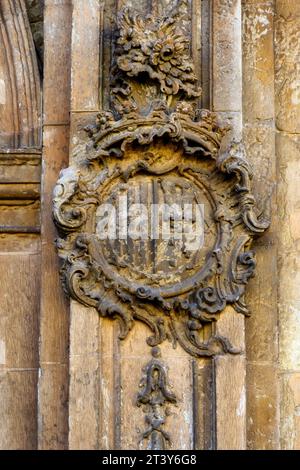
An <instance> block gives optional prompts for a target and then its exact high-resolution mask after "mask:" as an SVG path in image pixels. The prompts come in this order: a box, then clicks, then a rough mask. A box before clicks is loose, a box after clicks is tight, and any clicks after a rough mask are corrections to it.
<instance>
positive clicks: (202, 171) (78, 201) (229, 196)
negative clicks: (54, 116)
mask: <svg viewBox="0 0 300 470" xmlns="http://www.w3.org/2000/svg"><path fill="white" fill-rule="evenodd" d="M185 7H186V2H181V3H180V4H179V7H178V9H177V10H173V11H172V12H170V13H169V14H167V15H166V16H165V17H160V18H156V17H153V16H151V17H142V16H140V15H135V14H132V13H131V12H130V11H129V10H128V9H126V8H125V9H124V10H122V12H121V13H120V14H119V17H118V31H119V33H118V37H117V39H116V49H115V61H114V65H113V71H112V72H113V81H112V84H111V109H110V110H107V111H102V112H101V113H99V115H98V118H97V122H96V123H95V125H92V126H89V127H88V128H87V132H88V135H89V141H88V143H87V146H86V150H85V152H84V153H83V154H81V153H80V152H79V153H78V155H77V156H76V158H75V159H74V163H73V164H72V165H71V166H70V167H69V168H68V169H66V170H64V171H63V172H62V173H61V176H60V179H59V181H58V183H57V185H56V188H55V191H54V199H53V207H54V212H53V213H54V219H55V222H56V224H57V227H58V230H59V232H60V234H61V238H59V239H58V240H57V247H58V251H59V256H60V257H61V258H62V260H63V265H62V269H61V275H62V281H63V285H64V288H65V291H66V292H67V294H68V295H70V296H71V297H72V298H74V299H76V300H77V301H79V302H80V303H82V304H84V305H86V306H93V307H95V308H96V309H97V310H98V312H99V314H100V315H101V316H107V317H111V318H113V319H114V318H117V319H118V320H119V322H120V338H121V339H124V338H125V337H126V336H127V334H128V332H129V331H130V329H131V328H132V327H133V325H134V322H135V321H136V320H139V321H142V322H144V323H145V324H146V325H148V326H149V328H150V329H151V330H152V335H151V336H150V337H149V338H148V340H147V342H148V344H149V345H150V346H157V345H158V344H160V343H161V342H163V341H164V340H165V339H171V340H172V341H173V342H174V344H175V343H176V342H178V343H180V344H181V346H182V347H183V348H184V349H185V350H186V351H188V352H189V353H190V354H191V355H193V356H195V357H201V356H212V355H215V354H220V353H224V352H229V353H233V354H234V353H238V351H237V350H236V349H235V348H234V347H233V346H232V345H231V344H230V343H229V341H228V340H227V339H226V338H224V337H220V336H216V335H214V334H212V336H211V338H210V339H209V340H208V341H206V342H204V341H203V339H202V330H203V328H204V327H205V325H207V324H212V323H214V322H215V321H217V320H218V318H219V315H220V314H221V313H222V312H223V310H224V309H225V307H226V305H227V304H231V305H233V306H234V308H235V309H236V311H237V312H239V313H241V314H244V315H248V314H249V312H248V309H247V307H246V305H245V303H244V300H243V296H244V292H245V287H246V284H247V282H248V280H249V278H250V277H251V276H253V273H254V270H255V264H256V263H255V256H254V253H253V251H252V250H251V243H252V240H253V238H254V237H255V236H258V235H260V234H261V233H263V232H264V231H265V230H266V228H267V227H268V225H269V221H268V220H266V218H265V217H264V216H263V214H260V213H258V212H257V209H256V204H255V198H254V196H253V194H252V191H251V178H252V173H251V169H250V166H249V164H248V162H247V160H246V157H245V154H244V150H243V146H242V144H241V143H236V142H233V143H232V145H231V147H230V148H229V149H227V150H225V151H224V150H221V142H222V138H223V136H224V135H225V133H226V132H227V131H228V129H226V128H224V127H222V125H221V124H220V122H219V120H218V116H217V115H216V114H215V113H212V112H211V111H209V110H205V109H197V105H196V103H197V98H198V97H199V95H200V93H201V90H200V88H199V87H198V85H197V79H196V76H195V74H194V67H193V64H192V61H191V58H190V56H189V41H188V39H187V36H186V34H185V32H184V31H185V27H184V23H185V17H186V8H185ZM122 195H123V196H124V195H125V196H126V198H127V200H128V201H131V202H134V203H144V204H146V205H150V204H151V203H155V202H157V201H163V202H164V203H166V204H173V203H175V204H184V203H185V202H186V203H189V204H191V205H192V206H193V205H195V204H202V205H203V206H204V208H205V210H204V219H205V220H204V222H205V233H204V245H203V247H202V248H201V249H200V250H197V251H196V252H193V251H189V250H188V249H187V246H186V244H185V243H184V242H182V243H177V242H176V241H175V240H173V241H172V240H171V242H170V241H169V242H168V243H166V242H165V241H164V240H158V241H153V240H152V239H147V240H132V239H127V240H118V239H116V240H113V241H109V240H101V238H100V236H99V233H98V232H97V224H98V219H99V216H98V212H97V210H98V208H99V206H100V205H101V204H103V203H107V204H112V205H114V206H115V208H116V211H117V212H118V211H119V212H120V210H121V209H120V208H119V207H118V205H117V202H116V201H117V200H118V197H119V196H122Z"/></svg>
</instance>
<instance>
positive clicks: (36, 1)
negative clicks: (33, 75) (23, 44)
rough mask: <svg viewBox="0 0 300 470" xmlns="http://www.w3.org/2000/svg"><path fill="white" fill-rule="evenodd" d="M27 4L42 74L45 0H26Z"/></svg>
mask: <svg viewBox="0 0 300 470" xmlns="http://www.w3.org/2000/svg"><path fill="white" fill-rule="evenodd" d="M25 4H26V8H27V12H28V18H29V23H30V27H31V31H32V36H33V40H34V44H35V48H36V52H37V59H38V66H39V71H40V74H41V76H42V75H43V54H44V30H43V23H44V0H25Z"/></svg>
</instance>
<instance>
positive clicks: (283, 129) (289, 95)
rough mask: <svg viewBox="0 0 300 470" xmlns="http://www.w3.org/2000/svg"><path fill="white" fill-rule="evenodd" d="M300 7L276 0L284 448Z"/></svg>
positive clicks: (291, 360) (299, 303)
mask: <svg viewBox="0 0 300 470" xmlns="http://www.w3.org/2000/svg"><path fill="white" fill-rule="evenodd" d="M299 27H300V4H299V2H293V1H289V0H277V1H276V21H275V60H276V62H275V98H276V127H277V130H278V133H277V137H276V146H277V159H278V216H279V222H280V230H279V231H278V239H279V257H278V276H279V279H278V300H279V333H280V336H279V352H280V355H279V363H280V369H281V374H282V379H281V400H280V402H281V446H282V448H283V449H299V448H300V445H299V429H300V428H299V419H298V414H299V405H298V403H299V393H298V392H299V371H300V350H299V337H300V336H299V335H300V322H299V312H300V297H299V280H300V277H299V273H300V266H299V257H300V256H299V250H300V245H299V241H300V232H299V204H300V191H299V188H300V185H299V182H300V170H299V149H300V138H299V135H298V134H299V130H300V127H299V122H300V119H299V115H300V101H299V83H300V73H299V72H300V70H299V57H300V36H299Z"/></svg>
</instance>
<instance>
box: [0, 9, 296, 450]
mask: <svg viewBox="0 0 300 470" xmlns="http://www.w3.org/2000/svg"><path fill="white" fill-rule="evenodd" d="M25 3H26V4H27V7H28V8H30V10H29V11H30V18H29V19H30V20H31V27H32V32H33V36H34V38H35V40H36V47H37V48H38V54H40V53H41V48H42V46H43V41H44V52H45V55H44V82H43V119H42V121H43V157H42V160H43V165H42V189H41V190H40V186H39V183H40V160H41V156H40V154H41V149H40V148H39V146H40V140H39V138H40V135H41V129H40V88H39V86H40V83H39V74H38V73H37V59H36V57H35V55H34V53H33V51H34V47H33V42H32V37H31V36H30V29H29V23H28V20H27V18H26V16H24V15H25V8H24V5H25ZM124 3H125V2H124V0H120V1H118V2H115V1H113V0H107V1H105V2H104V1H100V0H45V1H44V19H45V24H44V32H43V35H42V36H43V37H41V23H40V21H41V20H40V18H41V5H42V2H41V1H38V0H26V2H25V0H18V1H15V2H12V1H11V0H3V1H1V5H0V12H1V15H2V16H1V17H0V22H1V23H0V33H1V34H2V36H1V34H0V40H1V39H2V43H1V42H0V121H1V119H2V122H3V123H4V124H3V126H2V127H3V129H4V131H3V132H2V128H1V135H0V226H1V234H0V242H1V248H0V271H1V279H2V282H1V286H0V291H1V293H0V401H1V403H2V404H3V406H2V407H1V411H0V427H1V436H0V448H2V449H6V448H15V449H22V448H24V449H32V448H37V447H38V448H40V449H66V448H72V449H79V448H90V449H97V448H103V449H111V448H118V447H119V448H134V447H135V445H136V440H135V438H136V429H137V428H138V427H139V426H140V425H141V422H142V421H141V414H140V413H141V412H140V410H139V409H135V407H134V406H133V403H132V396H133V394H132V393H133V392H132V391H133V390H134V389H135V387H136V386H137V385H138V382H139V380H140V376H141V368H142V366H143V365H144V364H145V363H146V362H147V361H148V359H149V357H148V356H147V357H146V356H145V355H144V354H145V351H144V343H145V336H146V335H147V331H146V329H145V327H143V326H138V327H137V328H136V329H135V333H134V335H136V336H131V337H130V339H129V340H128V341H127V342H126V343H124V344H122V345H121V346H120V345H119V344H118V342H117V340H116V337H117V328H116V326H115V325H114V324H112V323H111V322H109V321H108V320H106V319H101V320H100V321H99V318H98V316H97V314H96V313H95V311H94V310H93V309H85V308H84V307H82V306H79V304H77V303H75V302H72V304H71V307H70V312H69V304H68V302H67V301H66V299H65V296H64V294H63V292H62V289H61V285H60V280H59V273H58V269H59V263H58V259H57V254H56V250H55V248H54V246H53V240H54V238H55V237H56V231H55V229H54V226H53V222H52V213H51V193H52V188H53V186H54V184H55V182H56V180H57V177H58V174H59V171H60V169H61V168H63V167H65V166H67V165H68V161H69V153H70V155H71V157H70V159H71V160H72V159H75V158H77V157H78V155H80V151H81V149H82V148H83V146H84V145H85V142H86V134H85V132H84V131H83V128H84V126H85V125H86V124H89V123H91V122H92V121H93V120H94V118H95V114H96V113H97V111H98V110H99V109H101V108H102V107H107V106H108V104H109V95H108V93H107V90H108V85H109V77H110V69H109V67H110V62H111V49H110V47H107V46H105V47H104V44H108V43H109V41H110V35H111V27H112V24H113V22H114V19H115V15H116V9H117V8H120V7H121V6H122V5H123V4H124ZM137 3H138V4H139V8H140V9H142V10H144V9H146V8H147V9H148V10H149V11H150V10H151V8H152V7H153V8H158V9H159V8H160V7H159V6H158V4H156V3H155V2H152V1H148V0H143V2H136V1H135V0H132V1H131V4H137ZM164 3H168V0H165V2H164ZM13 4H14V5H16V6H17V7H18V12H19V20H20V21H21V23H20V24H23V25H26V37H25V42H24V44H23V46H22V47H23V52H22V53H23V57H25V56H26V54H25V52H26V51H25V49H26V48H28V47H29V49H28V50H27V53H28V57H29V62H28V64H29V65H28V64H27V65H28V67H29V68H28V73H27V75H26V74H25V75H23V74H22V73H21V72H22V71H21V69H20V68H18V67H17V65H18V64H19V63H20V62H19V61H18V60H17V59H18V57H19V56H18V54H19V52H20V51H18V49H17V47H16V43H17V42H18V40H19V39H18V38H20V37H21V36H18V31H19V30H18V28H17V29H16V30H15V33H14V35H12V36H11V38H10V43H11V44H13V48H12V47H10V48H9V49H7V47H6V49H5V48H4V47H3V45H4V42H3V41H4V40H5V41H7V40H8V39H7V38H8V36H7V30H8V29H9V28H12V25H13V22H12V20H11V17H10V18H9V21H8V16H9V15H8V13H11V11H12V10H11V9H10V7H11V5H13ZM190 7H191V12H192V13H193V16H192V23H191V25H192V26H191V29H192V30H193V33H192V34H194V35H195V34H196V35H199V37H198V36H197V40H195V37H194V42H193V51H192V52H193V55H194V56H195V55H196V56H197V54H199V56H198V57H196V61H195V62H196V70H197V72H198V74H199V76H201V80H202V88H203V97H202V105H203V106H204V107H210V108H212V109H213V110H214V111H216V112H218V113H219V114H220V115H221V116H222V117H223V118H224V120H226V121H228V122H229V123H230V124H231V125H232V126H233V132H232V133H231V134H230V135H229V136H228V139H227V143H228V142H229V140H230V139H231V138H235V139H236V140H240V139H241V138H243V140H244V144H245V148H246V152H247V156H248V159H249V160H250V161H251V163H252V165H253V168H254V185H255V191H256V193H257V194H258V201H259V207H260V209H261V211H263V210H264V209H265V207H266V206H267V208H268V210H269V211H270V214H271V217H272V225H271V227H270V229H269V230H268V232H267V233H266V234H265V235H264V236H263V237H262V238H260V239H259V241H257V242H256V244H255V251H256V258H257V274H256V277H255V278H254V279H252V280H251V282H250V284H249V289H248V290H247V299H246V300H247V303H248V304H249V306H250V308H251V312H252V316H251V317H250V318H246V319H245V318H244V317H242V316H240V315H237V314H236V313H235V312H233V310H232V309H228V310H227V312H226V313H225V314H224V316H223V318H222V319H221V320H220V322H219V323H218V326H217V329H218V332H219V333H220V334H224V335H225V336H227V337H229V339H231V341H232V342H233V343H234V345H235V346H237V347H240V348H241V349H242V350H245V354H241V355H240V356H237V357H219V358H217V359H215V360H212V361H211V360H206V359H205V360H199V361H198V360H194V359H190V358H189V357H187V355H185V353H182V351H181V350H179V349H177V350H176V351H175V352H174V351H173V350H172V349H170V348H169V346H168V345H167V346H165V349H164V350H163V353H164V355H165V357H166V358H167V359H168V361H169V363H170V364H173V365H172V367H173V366H174V368H173V370H175V372H176V374H174V375H172V374H173V372H172V373H171V376H170V381H171V383H172V384H173V385H176V387H178V390H179V393H180V396H182V397H183V399H182V402H181V403H180V407H181V408H180V411H181V416H182V417H184V419H185V418H187V420H189V422H191V416H192V415H193V419H194V422H193V428H192V427H188V426H187V425H186V424H185V422H184V419H183V418H180V419H182V421H180V425H178V422H176V420H175V419H174V418H173V417H171V418H170V422H171V425H172V426H173V427H174V428H176V426H177V427H180V428H181V432H178V435H177V436H176V442H175V444H174V446H177V447H181V448H187V449H188V448H193V446H194V447H195V448H199V449H202V448H205V449H211V448H218V449H232V448H233V449H246V448H248V449H279V448H282V449H300V294H299V292H300V253H299V252H300V1H298V0H193V1H192V2H191V5H190ZM20 12H21V13H22V15H21V13H20ZM5 21H6V22H7V24H6V23H5ZM3 38H4V39H3ZM6 44H8V45H9V43H8V42H6ZM10 49H11V50H12V49H13V50H12V53H11V55H10V56H9V57H8V56H6V55H5V50H6V51H7V50H10ZM24 54H25V55H24ZM7 57H8V59H9V60H8V61H7ZM22 63H23V65H24V67H25V65H26V63H25V62H22ZM12 66H13V67H16V72H17V75H16V77H17V83H13V82H10V80H9V73H11V70H12ZM40 67H41V61H40ZM24 70H25V69H24ZM1 79H2V81H3V80H4V79H5V85H7V84H8V86H6V88H5V89H6V92H5V95H3V83H2V82H1ZM1 86H2V88H1ZM26 90H27V91H28V93H27V92H26ZM30 90H31V91H30ZM16 91H18V93H19V95H18V96H19V98H20V103H21V104H20V106H19V109H17V108H16ZM29 91H30V93H31V94H32V97H33V100H32V101H28V100H27V96H29V94H30V93H29ZM1 92H2V95H1ZM6 93H7V94H6ZM3 96H4V97H5V103H3ZM6 98H7V99H6ZM1 100H2V101H1ZM9 100H10V102H9ZM14 100H15V101H14ZM9 106H10V107H9ZM30 116H31V121H30V120H28V117H30ZM16 147H23V149H21V150H20V149H16ZM40 194H41V207H42V209H41V235H40V233H39V232H40V223H39V208H40V205H39V197H40ZM8 195H9V198H8ZM12 195H13V197H12ZM270 198H271V199H270ZM15 285H17V286H18V288H17V291H16V294H15V295H11V292H13V291H15ZM168 348H169V349H168ZM176 367H177V370H176ZM171 369H172V368H171ZM38 372H39V374H38ZM38 375H39V377H38ZM178 376H179V379H178ZM185 383H186V384H188V386H184V384H185ZM191 384H192V385H191ZM120 386H122V391H121V392H120ZM192 387H193V389H192ZM192 390H193V391H192ZM128 399H129V401H127V400H128ZM192 400H194V409H193V410H192V406H191V403H192ZM193 413H194V414H193ZM172 420H173V421H172Z"/></svg>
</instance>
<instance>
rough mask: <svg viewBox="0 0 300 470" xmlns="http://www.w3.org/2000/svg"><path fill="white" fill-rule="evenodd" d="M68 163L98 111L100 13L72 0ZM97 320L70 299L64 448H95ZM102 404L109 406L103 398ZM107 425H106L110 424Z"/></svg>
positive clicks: (94, 1)
mask: <svg viewBox="0 0 300 470" xmlns="http://www.w3.org/2000/svg"><path fill="white" fill-rule="evenodd" d="M72 6H73V8H72V46H71V110H72V113H71V134H70V155H71V156H70V160H71V161H72V159H75V158H77V156H78V158H80V157H81V150H84V147H85V145H86V140H87V135H86V133H85V132H84V130H83V128H84V126H85V125H86V124H87V123H89V124H91V123H92V122H93V120H94V118H95V115H94V114H92V112H95V111H97V110H98V109H99V75H100V73H101V71H100V68H99V58H100V44H101V41H100V38H101V33H100V18H101V16H100V11H101V10H102V7H103V4H102V3H101V2H99V1H98V0H88V1H86V0H73V2H72ZM99 347H100V346H99V316H98V313H97V312H96V310H95V309H87V308H86V307H84V306H82V305H80V304H78V303H77V302H75V301H71V305H70V388H69V448H70V449H94V450H95V449H98V448H99V403H100V383H99V382H100V380H101V379H100V375H99ZM104 406H108V407H110V406H114V405H113V402H112V401H110V400H108V403H105V405H104ZM110 425H111V424H110Z"/></svg>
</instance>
